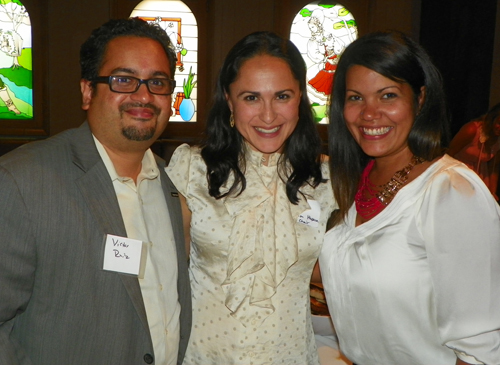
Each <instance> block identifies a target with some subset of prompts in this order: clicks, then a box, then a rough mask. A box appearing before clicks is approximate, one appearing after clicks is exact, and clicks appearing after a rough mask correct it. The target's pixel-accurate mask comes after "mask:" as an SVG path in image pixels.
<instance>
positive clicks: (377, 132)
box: [363, 127, 392, 136]
mask: <svg viewBox="0 0 500 365" xmlns="http://www.w3.org/2000/svg"><path fill="white" fill-rule="evenodd" d="M391 129H392V127H381V128H363V133H364V134H368V135H369V136H381V135H382V134H386V133H387V132H389V131H390V130H391Z"/></svg>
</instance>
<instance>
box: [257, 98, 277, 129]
mask: <svg viewBox="0 0 500 365" xmlns="http://www.w3.org/2000/svg"><path fill="white" fill-rule="evenodd" d="M260 119H261V120H262V121H263V122H264V123H266V124H271V123H272V122H273V121H274V119H276V111H275V110H274V106H273V103H272V102H264V104H263V106H262V110H261V113H260Z"/></svg>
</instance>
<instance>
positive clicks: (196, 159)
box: [167, 145, 336, 365]
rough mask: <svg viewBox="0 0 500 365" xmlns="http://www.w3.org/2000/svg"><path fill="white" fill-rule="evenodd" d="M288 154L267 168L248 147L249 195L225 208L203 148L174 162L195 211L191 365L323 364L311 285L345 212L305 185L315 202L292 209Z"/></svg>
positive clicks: (326, 189)
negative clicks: (329, 234)
mask: <svg viewBox="0 0 500 365" xmlns="http://www.w3.org/2000/svg"><path fill="white" fill-rule="evenodd" d="M279 156H280V155H279V154H274V155H271V157H270V161H269V162H268V166H264V165H263V164H262V154H261V153H258V152H255V151H252V150H250V149H249V148H247V153H246V160H247V168H246V172H245V177H246V180H247V187H246V189H245V190H244V191H243V193H242V194H240V195H239V196H237V197H226V198H222V199H218V200H217V199H214V198H213V197H211V196H209V194H208V184H207V179H206V165H205V163H204V161H203V159H202V157H201V155H200V151H199V149H198V148H197V147H189V146H188V145H182V146H180V147H178V149H177V150H176V151H175V153H174V155H173V156H172V159H171V162H170V165H169V167H168V168H167V173H168V175H169V176H170V178H171V179H172V181H173V182H174V184H175V185H176V187H177V189H178V190H179V192H180V193H181V194H183V195H184V196H185V197H186V200H187V204H188V206H189V209H190V210H191V212H192V218H191V252H190V279H191V289H192V298H193V328H192V332H191V337H190V341H189V345H188V350H187V353H186V356H185V359H184V364H187V365H194V364H200V365H209V364H216V365H225V364H227V365H233V364H244V365H250V364H287V365H291V364H302V365H304V364H318V363H319V360H318V355H317V350H316V344H315V339H314V333H313V330H312V326H311V316H310V304H309V303H310V302H309V282H310V276H311V272H312V269H313V266H314V264H315V262H316V259H317V257H318V255H319V252H320V249H321V243H322V240H323V236H324V232H325V227H326V222H327V219H328V217H329V216H330V213H331V212H332V210H333V209H334V208H335V207H336V204H334V198H333V193H332V190H331V187H330V183H329V182H327V183H322V184H320V186H318V187H317V188H316V189H312V188H311V187H310V186H307V187H304V188H303V189H302V191H303V192H304V193H305V194H307V195H308V196H307V201H306V199H305V198H303V197H302V196H301V197H300V201H299V203H298V205H293V204H291V203H290V202H289V200H288V198H287V196H286V193H285V184H284V183H283V182H282V181H281V180H280V179H279V177H278V173H277V164H276V163H277V159H278V158H279ZM322 168H323V176H324V177H325V178H329V175H328V168H327V165H326V164H324V165H323V166H322ZM231 182H232V180H231V181H229V182H228V183H227V184H226V185H225V186H223V187H222V191H224V189H225V190H226V191H227V187H228V186H230V184H231ZM308 202H309V203H308ZM316 204H317V205H318V208H317V209H316V210H314V209H313V207H314V205H316ZM319 210H320V211H321V213H320V214H319V217H317V216H316V214H317V213H315V212H318V211H319ZM299 216H302V219H300V220H302V221H305V222H306V224H304V223H300V222H299ZM316 218H319V219H316Z"/></svg>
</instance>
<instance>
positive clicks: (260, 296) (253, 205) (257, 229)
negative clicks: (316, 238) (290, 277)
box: [222, 146, 309, 326]
mask: <svg viewBox="0 0 500 365" xmlns="http://www.w3.org/2000/svg"><path fill="white" fill-rule="evenodd" d="M262 157H263V154H262V153H259V152H256V151H253V150H252V149H250V148H249V147H248V146H247V147H246V155H245V158H246V170H245V178H246V180H247V186H246V189H245V190H244V191H243V192H242V193H241V194H240V195H238V196H236V197H234V196H232V197H225V198H223V203H224V205H225V207H226V209H227V211H228V212H229V214H230V215H231V217H232V218H233V219H234V224H233V228H232V231H231V234H230V246H229V251H228V267H227V275H226V279H225V281H224V282H223V284H222V287H223V290H224V292H225V294H226V300H225V305H226V307H227V308H228V309H229V310H230V311H231V315H232V316H233V317H235V318H237V319H238V320H239V321H241V323H242V324H243V325H245V326H257V325H259V324H261V323H262V322H263V321H264V320H265V319H266V317H267V316H269V315H270V314H272V313H273V312H274V310H275V308H274V305H273V303H272V297H273V295H274V294H275V293H276V290H277V288H278V286H279V285H280V283H281V282H282V281H283V280H284V279H285V276H286V274H287V271H288V269H289V268H290V267H291V266H292V265H293V264H294V263H295V262H297V260H298V241H297V234H296V232H295V223H296V220H297V218H298V216H299V215H300V213H302V212H303V211H304V210H306V209H309V204H308V203H307V202H306V201H305V199H300V202H299V204H298V205H293V204H291V203H290V202H289V200H288V198H287V196H286V190H285V184H284V183H283V182H282V181H281V179H280V178H279V176H278V171H277V162H278V160H279V157H280V154H273V155H271V156H269V161H268V165H267V166H265V165H263V161H262ZM231 183H232V182H230V181H228V185H229V186H230V184H231Z"/></svg>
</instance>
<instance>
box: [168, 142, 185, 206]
mask: <svg viewBox="0 0 500 365" xmlns="http://www.w3.org/2000/svg"><path fill="white" fill-rule="evenodd" d="M191 149H192V148H191V147H190V146H189V145H188V144H186V143H184V144H182V145H180V146H179V147H177V148H176V150H175V151H174V153H173V155H172V158H171V159H170V163H169V164H168V166H167V167H166V168H165V171H166V172H167V175H168V177H169V178H170V180H172V182H173V183H174V185H175V187H176V188H177V190H178V191H179V192H180V193H181V194H182V195H183V196H186V195H187V186H188V182H189V176H190V166H191Z"/></svg>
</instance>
